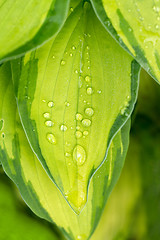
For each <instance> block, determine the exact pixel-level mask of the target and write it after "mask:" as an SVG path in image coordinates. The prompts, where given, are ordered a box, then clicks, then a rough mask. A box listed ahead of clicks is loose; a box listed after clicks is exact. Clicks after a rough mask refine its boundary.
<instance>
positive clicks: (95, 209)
mask: <svg viewBox="0 0 160 240" xmlns="http://www.w3.org/2000/svg"><path fill="white" fill-rule="evenodd" d="M0 96H1V98H0V119H3V121H4V125H3V128H2V129H1V130H0V159H1V161H2V165H3V168H4V170H5V172H6V173H7V175H8V176H9V177H10V178H11V179H12V180H13V181H14V182H15V183H16V185H17V187H18V188H19V190H20V192H21V195H22V197H23V199H24V200H25V202H26V203H27V204H28V205H29V207H30V208H31V209H32V211H34V212H35V213H36V214H37V215H38V216H40V217H42V218H45V219H46V220H48V221H51V222H54V223H56V225H57V226H58V227H60V228H61V229H62V231H63V232H64V234H65V235H66V236H67V239H70V240H87V239H89V238H90V236H91V234H92V233H93V231H94V229H95V227H96V226H97V224H98V221H99V218H100V216H101V213H102V211H103V208H104V206H105V203H106V201H107V198H108V196H109V194H110V192H111V190H112V189H113V187H114V185H115V183H116V182H117V180H118V178H119V175H120V172H121V169H122V167H123V163H124V159H125V156H126V152H127V148H128V140H129V129H130V124H129V122H128V123H127V124H125V126H124V127H123V128H122V129H121V130H120V131H119V132H118V133H117V135H116V136H115V137H114V139H113V140H112V143H111V145H110V150H109V152H108V157H107V158H106V160H105V161H104V163H103V164H102V166H101V167H100V168H99V169H98V170H97V172H96V173H95V174H94V176H93V178H92V179H91V182H90V185H89V191H88V201H87V204H86V205H85V207H84V208H83V210H82V212H81V213H80V214H79V215H77V214H75V213H74V211H73V210H72V209H71V208H70V206H69V205H68V203H67V201H66V200H65V198H64V197H63V195H62V194H61V192H60V191H59V190H58V188H57V187H56V185H55V184H54V183H53V182H52V181H51V180H50V178H49V177H48V175H47V174H46V172H45V170H44V169H43V167H42V166H41V164H40V162H39V160H38V159H37V158H36V156H35V155H34V154H33V152H32V150H31V148H30V146H29V144H28V141H27V139H26V136H25V134H24V131H23V128H22V126H21V123H20V120H19V117H18V112H17V109H16V102H15V100H14V93H13V87H12V83H11V73H10V69H9V65H8V64H5V65H3V66H2V67H1V68H0Z"/></svg>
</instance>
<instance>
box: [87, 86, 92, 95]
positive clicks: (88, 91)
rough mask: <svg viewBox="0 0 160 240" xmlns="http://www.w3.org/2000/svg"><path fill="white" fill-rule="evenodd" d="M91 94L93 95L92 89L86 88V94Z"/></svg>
mask: <svg viewBox="0 0 160 240" xmlns="http://www.w3.org/2000/svg"><path fill="white" fill-rule="evenodd" d="M92 93H93V89H92V88H91V87H88V88H87V94H88V95H92Z"/></svg>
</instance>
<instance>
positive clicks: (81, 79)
mask: <svg viewBox="0 0 160 240" xmlns="http://www.w3.org/2000/svg"><path fill="white" fill-rule="evenodd" d="M78 86H79V88H81V87H82V86H83V77H82V76H79V81H78Z"/></svg>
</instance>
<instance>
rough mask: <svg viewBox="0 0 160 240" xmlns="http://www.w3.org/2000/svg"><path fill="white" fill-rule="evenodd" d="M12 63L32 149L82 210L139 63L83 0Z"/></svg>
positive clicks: (131, 98)
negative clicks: (43, 40)
mask: <svg viewBox="0 0 160 240" xmlns="http://www.w3.org/2000/svg"><path fill="white" fill-rule="evenodd" d="M12 68H13V79H14V85H15V92H16V96H17V102H18V109H19V111H20V116H21V119H22V123H23V126H24V129H25V132H26V134H27V137H28V140H29V142H30V144H31V146H32V149H33V151H34V152H35V154H36V155H37V157H38V158H39V160H40V161H41V163H42V165H43V167H44V168H45V170H46V171H47V173H48V175H49V176H50V178H51V179H52V180H53V181H54V182H55V183H56V185H57V186H58V188H59V189H60V190H61V192H62V193H63V195H64V196H65V197H66V199H67V201H68V202H69V203H70V205H71V206H72V208H73V209H74V210H75V211H76V212H77V213H79V212H80V211H81V210H82V208H83V207H84V205H85V203H86V201H87V189H88V185H89V181H90V179H91V177H92V175H93V174H94V173H95V171H96V170H97V169H98V167H99V166H100V165H101V164H102V162H103V161H104V159H105V158H106V155H107V151H108V147H109V145H110V142H111V139H112V138H113V136H114V135H115V133H116V132H117V131H118V130H119V129H120V128H121V127H122V125H123V124H124V123H125V122H126V120H127V119H128V117H129V115H130V113H131V111H132V109H133V107H134V103H135V101H136V96H137V87H138V86H137V85H138V84H137V81H138V80H137V79H138V71H139V65H138V64H137V63H136V62H135V61H134V60H133V58H132V57H130V56H129V55H128V54H127V53H126V52H125V51H124V50H123V49H122V48H121V47H119V45H118V44H117V43H116V42H115V41H114V39H112V38H111V36H110V35H109V34H108V33H107V31H106V30H105V29H104V28H103V26H102V25H101V23H100V22H99V20H98V19H97V17H96V16H95V14H94V12H93V10H92V8H91V5H90V4H89V3H85V4H84V6H82V4H80V5H79V6H78V7H76V8H75V9H74V11H73V12H72V13H71V14H70V16H69V18H68V20H67V22H66V24H65V26H64V27H63V29H62V30H61V32H60V33H59V34H58V36H56V38H54V39H53V40H51V41H49V42H48V43H47V44H45V45H44V46H43V47H41V48H39V49H37V50H36V51H34V52H32V53H30V54H27V55H26V56H25V57H24V58H22V59H20V60H18V61H16V62H15V63H13V66H12Z"/></svg>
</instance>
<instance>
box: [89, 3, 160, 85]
mask: <svg viewBox="0 0 160 240" xmlns="http://www.w3.org/2000/svg"><path fill="white" fill-rule="evenodd" d="M91 2H92V4H93V7H94V9H95V11H96V13H97V15H98V17H99V19H100V20H101V21H102V23H103V24H104V26H105V27H106V28H107V30H109V32H110V33H111V34H112V36H113V37H114V38H115V39H116V40H117V41H118V42H119V43H120V44H121V45H122V46H123V47H124V48H125V49H127V51H128V52H130V53H131V55H132V56H133V57H134V58H135V59H136V60H137V61H138V62H139V63H140V65H141V66H142V67H143V68H144V69H145V70H146V71H147V72H148V73H149V74H150V75H151V76H152V77H153V78H154V79H155V80H156V81H157V82H158V83H160V53H159V49H160V38H159V36H160V1H159V0H156V1H153V0H141V1H138V0H128V1H125V0H91Z"/></svg>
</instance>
